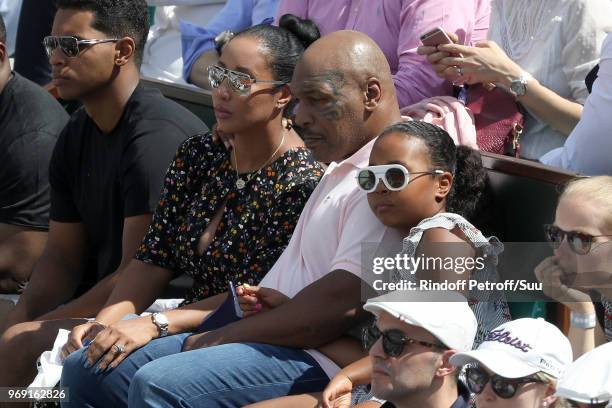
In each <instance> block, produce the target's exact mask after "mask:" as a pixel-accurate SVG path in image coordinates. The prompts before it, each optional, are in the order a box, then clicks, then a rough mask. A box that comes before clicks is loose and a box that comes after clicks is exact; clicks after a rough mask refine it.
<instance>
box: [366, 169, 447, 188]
mask: <svg viewBox="0 0 612 408" xmlns="http://www.w3.org/2000/svg"><path fill="white" fill-rule="evenodd" d="M415 174H432V175H439V174H444V171H442V170H430V171H417V172H412V173H411V172H409V171H408V170H407V169H406V168H405V167H404V166H402V165H401V164H388V165H384V166H368V167H364V168H363V169H361V170H359V172H358V173H357V184H358V185H359V187H360V188H361V189H362V190H364V191H365V192H366V193H371V192H373V191H375V190H376V188H377V187H378V183H380V181H381V180H382V182H383V183H384V184H385V186H387V188H388V189H389V190H391V191H400V190H402V189H403V188H404V187H406V186H407V185H408V183H410V181H411V179H410V176H412V175H415Z"/></svg>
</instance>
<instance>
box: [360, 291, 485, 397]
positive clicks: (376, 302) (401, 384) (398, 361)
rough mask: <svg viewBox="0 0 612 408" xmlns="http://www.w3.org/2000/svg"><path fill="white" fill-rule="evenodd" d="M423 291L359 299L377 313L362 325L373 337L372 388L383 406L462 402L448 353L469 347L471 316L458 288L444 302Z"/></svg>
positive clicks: (473, 321) (473, 322)
mask: <svg viewBox="0 0 612 408" xmlns="http://www.w3.org/2000/svg"><path fill="white" fill-rule="evenodd" d="M423 296H424V295H423V294H419V293H416V294H415V293H413V292H392V293H389V294H386V295H383V296H380V297H377V298H374V299H370V300H368V302H367V303H366V304H365V306H364V309H365V310H367V311H369V312H372V313H373V314H374V315H376V317H377V319H376V325H375V326H372V328H371V329H370V330H369V331H368V337H369V339H370V340H371V341H372V340H374V339H376V342H375V343H374V345H373V346H372V347H371V349H370V357H371V359H372V365H373V372H372V391H373V392H374V395H375V396H376V397H377V398H382V399H384V400H386V401H387V403H385V404H384V405H383V407H384V408H393V407H396V408H404V407H406V408H408V407H419V408H448V407H450V408H466V407H468V406H469V399H470V394H469V392H468V390H467V388H466V387H465V386H464V385H463V384H461V383H460V382H459V381H458V380H457V377H458V370H457V369H456V368H455V367H454V366H453V365H452V364H451V363H450V362H449V359H450V358H451V356H452V355H454V354H455V353H457V352H460V351H468V350H471V349H472V345H473V342H474V337H475V336H476V329H477V325H478V324H477V322H476V317H475V316H474V313H473V312H472V310H471V309H470V307H469V306H468V304H467V302H466V300H465V298H463V297H462V296H461V295H459V294H456V296H454V295H452V296H451V297H450V298H449V301H448V302H428V301H427V299H426V298H425V297H423ZM425 296H426V295H425ZM407 299H410V301H409V302H407V301H406V300H407Z"/></svg>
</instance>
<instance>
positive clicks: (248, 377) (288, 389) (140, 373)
mask: <svg viewBox="0 0 612 408" xmlns="http://www.w3.org/2000/svg"><path fill="white" fill-rule="evenodd" d="M188 335H189V334H180V335H176V336H169V337H165V338H161V339H156V340H153V341H152V342H151V343H149V344H148V345H146V346H145V347H143V348H141V349H139V350H137V351H135V352H133V353H132V354H131V355H130V356H128V358H126V359H125V360H124V361H123V362H122V363H121V364H119V366H118V367H117V368H115V369H114V370H112V371H110V372H108V373H98V374H96V373H95V371H94V370H95V366H94V367H93V368H89V369H86V368H84V366H83V363H84V361H85V357H84V355H83V353H84V350H85V349H81V350H79V351H76V352H74V353H73V354H71V355H70V356H69V357H68V358H67V359H66V361H65V363H64V370H63V373H62V380H61V386H62V387H68V388H69V398H70V402H68V403H63V404H62V407H126V406H128V401H129V406H130V407H206V408H213V407H231V408H234V407H241V406H243V405H248V404H251V403H254V402H258V401H262V400H266V399H271V398H276V397H280V396H285V395H292V394H301V393H306V392H317V391H322V390H323V389H324V388H325V386H326V385H327V383H328V382H329V378H328V377H327V375H326V374H325V373H324V372H323V370H322V369H321V367H319V365H318V364H317V363H316V361H315V360H314V359H313V358H312V357H311V356H310V355H309V354H308V353H306V352H305V351H303V350H299V349H292V348H287V347H279V346H272V345H268V344H257V343H238V344H225V345H221V346H216V347H210V348H205V349H199V350H193V351H188V352H183V353H181V348H182V346H183V341H184V340H185V338H186V337H187V336H188Z"/></svg>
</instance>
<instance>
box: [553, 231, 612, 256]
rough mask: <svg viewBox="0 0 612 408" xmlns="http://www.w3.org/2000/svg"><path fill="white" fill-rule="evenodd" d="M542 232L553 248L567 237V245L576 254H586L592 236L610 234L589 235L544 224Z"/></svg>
mask: <svg viewBox="0 0 612 408" xmlns="http://www.w3.org/2000/svg"><path fill="white" fill-rule="evenodd" d="M544 233H545V235H546V239H547V240H548V241H549V242H550V243H551V245H552V246H553V248H555V249H557V248H559V246H561V243H562V242H563V240H564V239H566V238H567V245H569V247H570V249H571V250H572V251H574V252H575V253H577V254H578V255H586V254H588V253H589V252H590V251H591V246H592V245H593V241H594V238H599V237H611V236H612V235H589V234H585V233H582V232H578V231H564V230H562V229H561V228H559V227H557V226H556V225H550V224H546V225H544Z"/></svg>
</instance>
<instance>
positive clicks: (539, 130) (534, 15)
mask: <svg viewBox="0 0 612 408" xmlns="http://www.w3.org/2000/svg"><path fill="white" fill-rule="evenodd" d="M611 16H612V3H610V1H609V0H568V1H557V0H535V1H534V0H494V1H493V2H492V12H491V23H490V29H489V39H490V40H491V41H488V42H485V43H480V44H477V45H476V46H475V47H469V46H463V45H458V44H444V43H440V44H441V45H437V46H435V47H434V46H432V45H433V44H430V45H425V46H423V47H420V48H419V50H418V52H419V54H421V55H426V56H427V59H428V61H429V62H430V63H431V64H433V66H434V69H435V70H436V72H438V74H439V75H440V76H443V77H445V78H447V79H449V80H451V81H454V82H464V83H467V84H475V83H482V84H487V83H494V84H496V85H498V86H501V87H504V88H505V89H507V90H508V91H509V92H511V93H513V94H514V95H515V96H516V98H517V100H518V102H519V103H520V104H521V105H522V106H523V107H524V108H525V110H526V114H525V130H524V132H523V135H522V137H521V145H522V149H521V157H524V158H527V159H532V160H537V159H539V158H540V157H541V156H542V155H544V154H546V153H547V152H549V151H551V150H552V149H555V148H557V147H560V146H562V145H563V143H564V141H565V139H566V138H567V136H568V135H569V134H570V133H571V131H572V130H573V128H574V126H576V123H578V120H579V119H580V116H581V113H582V104H584V101H585V100H586V97H587V94H588V92H587V89H586V86H585V84H584V78H585V77H586V75H587V74H588V72H589V71H590V70H591V69H592V68H593V66H595V65H596V64H597V59H598V57H599V51H600V48H601V44H602V42H603V40H604V38H605V36H606V32H607V31H610V30H611V29H612V17H611ZM451 37H452V35H451ZM453 39H454V38H453Z"/></svg>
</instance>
